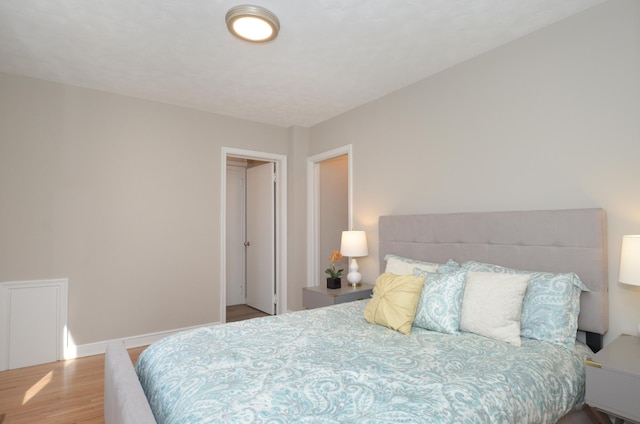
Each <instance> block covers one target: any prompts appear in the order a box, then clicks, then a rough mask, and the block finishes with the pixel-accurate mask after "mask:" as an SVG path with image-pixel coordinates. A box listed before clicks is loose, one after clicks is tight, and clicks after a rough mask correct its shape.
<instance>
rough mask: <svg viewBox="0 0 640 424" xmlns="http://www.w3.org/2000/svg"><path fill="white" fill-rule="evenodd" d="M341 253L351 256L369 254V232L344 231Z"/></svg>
mask: <svg viewBox="0 0 640 424" xmlns="http://www.w3.org/2000/svg"><path fill="white" fill-rule="evenodd" d="M340 253H342V255H343V256H349V257H351V258H355V257H360V256H367V255H368V254H369V249H368V248H367V234H366V233H365V232H364V231H343V232H342V241H341V243H340Z"/></svg>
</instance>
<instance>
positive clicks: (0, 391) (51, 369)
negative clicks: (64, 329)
mask: <svg viewBox="0 0 640 424" xmlns="http://www.w3.org/2000/svg"><path fill="white" fill-rule="evenodd" d="M265 315H267V314H265V313H264V312H261V311H258V310H256V309H253V308H251V307H249V306H247V305H234V306H229V307H228V308H227V322H232V321H240V320H244V319H249V318H256V317H261V316H265ZM144 349H145V348H144V347H140V348H135V349H130V350H129V356H131V360H132V362H133V363H135V362H136V360H137V359H138V356H139V355H140V353H141V352H142V351H143V350H144ZM103 415H104V355H95V356H88V357H85V358H78V359H71V360H68V361H58V362H53V363H50V364H43V365H35V366H32V367H25V368H19V369H15V370H8V371H0V424H34V423H47V424H74V423H77V424H104V418H103Z"/></svg>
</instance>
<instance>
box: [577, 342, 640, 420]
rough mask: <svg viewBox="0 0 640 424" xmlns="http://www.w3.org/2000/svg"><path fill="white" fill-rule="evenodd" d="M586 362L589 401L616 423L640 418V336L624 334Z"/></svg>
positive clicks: (587, 398) (587, 400) (586, 393)
mask: <svg viewBox="0 0 640 424" xmlns="http://www.w3.org/2000/svg"><path fill="white" fill-rule="evenodd" d="M586 363H587V367H586V370H587V382H586V385H587V387H586V392H585V399H586V402H587V404H588V405H589V406H591V407H593V408H596V409H598V410H600V411H602V412H605V413H607V414H610V415H612V416H614V417H616V418H617V420H616V423H620V422H623V420H631V421H632V422H640V338H638V337H634V336H628V335H625V334H623V335H621V336H620V337H618V338H617V339H616V340H614V341H613V342H612V343H610V344H608V345H607V346H605V347H604V349H602V350H601V351H600V352H598V353H596V354H595V355H594V356H593V358H591V359H588V360H587V362H586Z"/></svg>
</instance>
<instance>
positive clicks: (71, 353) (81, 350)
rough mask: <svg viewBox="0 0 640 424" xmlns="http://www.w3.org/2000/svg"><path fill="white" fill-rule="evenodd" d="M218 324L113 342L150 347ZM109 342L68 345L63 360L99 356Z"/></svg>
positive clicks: (130, 346) (125, 338) (195, 326)
mask: <svg viewBox="0 0 640 424" xmlns="http://www.w3.org/2000/svg"><path fill="white" fill-rule="evenodd" d="M219 324H220V322H214V323H209V324H202V325H194V326H192V327H184V328H178V329H175V330H167V331H159V332H157V333H148V334H141V335H139V336H131V337H124V338H121V339H114V340H120V341H123V342H124V345H125V346H126V347H127V349H131V348H133V347H141V346H147V345H150V344H151V343H153V342H156V341H158V340H160V339H164V338H165V337H167V336H171V335H172V334H176V333H179V332H181V331H184V330H190V329H193V328H199V327H207V326H210V325H219ZM111 341H113V340H105V341H101V342H95V343H87V344H83V345H71V344H70V345H68V346H67V348H66V349H65V352H64V359H76V358H82V357H84V356H92V355H101V354H103V353H104V352H105V351H106V349H107V344H108V343H109V342H111Z"/></svg>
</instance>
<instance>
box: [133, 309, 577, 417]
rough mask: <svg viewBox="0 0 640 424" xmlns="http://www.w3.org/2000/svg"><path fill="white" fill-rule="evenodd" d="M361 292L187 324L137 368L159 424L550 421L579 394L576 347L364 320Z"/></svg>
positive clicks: (574, 404)
mask: <svg viewBox="0 0 640 424" xmlns="http://www.w3.org/2000/svg"><path fill="white" fill-rule="evenodd" d="M366 302H367V301H366V300H364V301H360V302H352V303H346V304H340V305H335V306H331V307H328V308H321V309H314V310H308V311H300V312H294V313H289V314H284V315H279V316H273V317H266V318H259V319H254V320H249V321H243V322H237V323H230V324H225V325H219V326H211V327H203V328H198V329H194V330H189V331H185V332H182V333H179V334H176V335H174V336H171V337H167V338H166V339H163V340H160V341H158V342H156V343H154V344H153V345H151V346H150V347H149V348H147V349H146V350H145V351H144V352H143V353H142V354H141V356H140V358H139V360H138V363H137V364H136V371H137V373H138V376H139V378H140V381H141V383H142V386H143V388H144V390H145V392H146V395H147V398H148V399H149V402H150V404H151V407H152V410H153V411H154V414H155V416H156V420H157V421H158V423H159V424H187V423H236V422H237V423H291V422H296V423H554V422H556V421H557V420H558V419H559V418H561V417H562V416H563V415H564V414H566V413H567V412H569V411H571V410H573V409H577V408H579V407H580V406H582V404H583V398H584V359H585V358H586V357H587V356H588V355H589V354H590V351H589V350H588V348H587V347H586V346H584V345H582V344H580V343H576V347H575V349H574V351H573V352H568V351H566V350H565V349H563V348H561V347H558V346H555V345H553V344H550V343H546V342H541V341H537V340H531V339H523V343H522V346H521V347H514V346H511V345H509V344H506V343H502V342H498V341H494V340H491V339H488V338H484V337H481V336H477V335H474V334H470V333H460V334H453V335H452V334H441V333H437V332H432V331H427V330H422V329H420V328H415V327H414V328H413V330H412V333H411V335H408V336H405V335H402V334H400V333H397V332H395V331H392V330H389V329H387V328H384V327H381V326H377V325H373V324H368V323H367V322H366V321H365V320H364V318H363V314H364V307H365V305H366Z"/></svg>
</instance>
